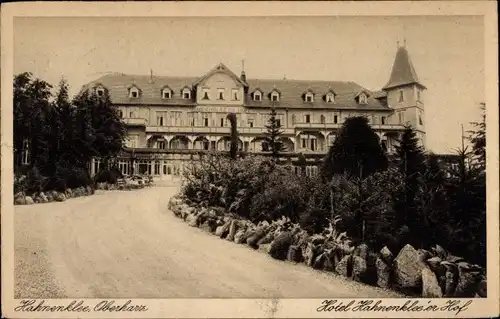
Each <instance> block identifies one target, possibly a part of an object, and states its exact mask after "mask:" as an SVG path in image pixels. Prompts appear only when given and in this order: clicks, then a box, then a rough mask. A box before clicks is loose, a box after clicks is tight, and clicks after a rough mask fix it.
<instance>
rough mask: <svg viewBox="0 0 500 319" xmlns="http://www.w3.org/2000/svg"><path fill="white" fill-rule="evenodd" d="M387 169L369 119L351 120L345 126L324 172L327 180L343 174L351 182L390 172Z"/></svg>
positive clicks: (330, 150) (333, 145)
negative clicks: (382, 172)
mask: <svg viewBox="0 0 500 319" xmlns="http://www.w3.org/2000/svg"><path fill="white" fill-rule="evenodd" d="M387 165H388V163H387V158H386V156H385V153H384V151H383V150H382V147H381V146H380V143H379V138H378V137H377V135H376V134H375V132H374V131H373V130H372V128H371V127H370V125H369V124H368V119H367V118H365V117H351V118H349V119H347V120H346V121H345V122H344V124H343V125H342V128H341V129H340V132H339V135H338V137H337V139H336V140H335V141H334V142H333V144H332V146H331V147H330V149H329V150H328V154H327V155H326V158H325V160H324V162H323V166H322V169H321V170H322V175H323V177H324V178H325V179H326V180H330V179H331V178H332V176H333V175H335V174H344V173H345V174H347V175H348V176H350V177H352V178H361V179H364V178H366V177H367V176H370V175H371V174H373V173H375V172H377V171H382V170H385V169H387Z"/></svg>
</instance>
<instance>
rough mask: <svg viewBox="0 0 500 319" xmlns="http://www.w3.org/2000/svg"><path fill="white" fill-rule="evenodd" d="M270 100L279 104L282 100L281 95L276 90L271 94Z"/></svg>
mask: <svg viewBox="0 0 500 319" xmlns="http://www.w3.org/2000/svg"><path fill="white" fill-rule="evenodd" d="M269 97H270V99H271V101H273V102H279V100H280V93H279V92H278V91H276V90H274V91H272V92H271V94H270V96H269Z"/></svg>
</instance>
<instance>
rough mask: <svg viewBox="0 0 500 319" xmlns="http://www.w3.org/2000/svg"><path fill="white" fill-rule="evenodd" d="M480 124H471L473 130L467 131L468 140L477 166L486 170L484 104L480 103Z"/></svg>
mask: <svg viewBox="0 0 500 319" xmlns="http://www.w3.org/2000/svg"><path fill="white" fill-rule="evenodd" d="M480 107H481V113H482V114H481V117H482V119H481V122H472V123H471V124H472V125H473V126H474V127H475V130H472V131H469V140H470V141H471V143H472V153H473V154H474V159H475V160H476V161H477V164H478V165H479V167H480V168H482V169H483V170H484V169H486V104H485V103H481V106H480Z"/></svg>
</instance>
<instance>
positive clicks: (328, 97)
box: [325, 93, 335, 103]
mask: <svg viewBox="0 0 500 319" xmlns="http://www.w3.org/2000/svg"><path fill="white" fill-rule="evenodd" d="M334 99H335V96H334V95H333V93H328V94H327V95H326V99H325V100H326V103H333V102H334Z"/></svg>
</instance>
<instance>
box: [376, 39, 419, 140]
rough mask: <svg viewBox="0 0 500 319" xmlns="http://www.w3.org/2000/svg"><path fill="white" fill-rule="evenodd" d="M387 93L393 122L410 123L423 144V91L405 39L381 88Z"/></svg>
mask: <svg viewBox="0 0 500 319" xmlns="http://www.w3.org/2000/svg"><path fill="white" fill-rule="evenodd" d="M382 89H383V90H384V91H385V92H386V93H387V104H388V105H389V107H391V108H392V109H394V110H395V115H394V116H395V122H396V123H400V124H410V125H411V126H413V128H414V129H415V131H416V133H417V136H418V138H419V139H420V141H421V143H422V145H423V146H425V118H424V95H423V93H424V91H425V90H426V87H425V86H424V85H423V84H422V83H421V82H420V80H419V79H418V76H417V72H416V71H415V68H414V67H413V64H412V63H411V59H410V55H409V53H408V50H407V49H406V41H405V44H404V45H403V46H399V42H398V50H397V52H396V58H395V59H394V64H393V66H392V71H391V76H390V78H389V81H388V82H387V84H386V85H385V86H384V87H383V88H382Z"/></svg>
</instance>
